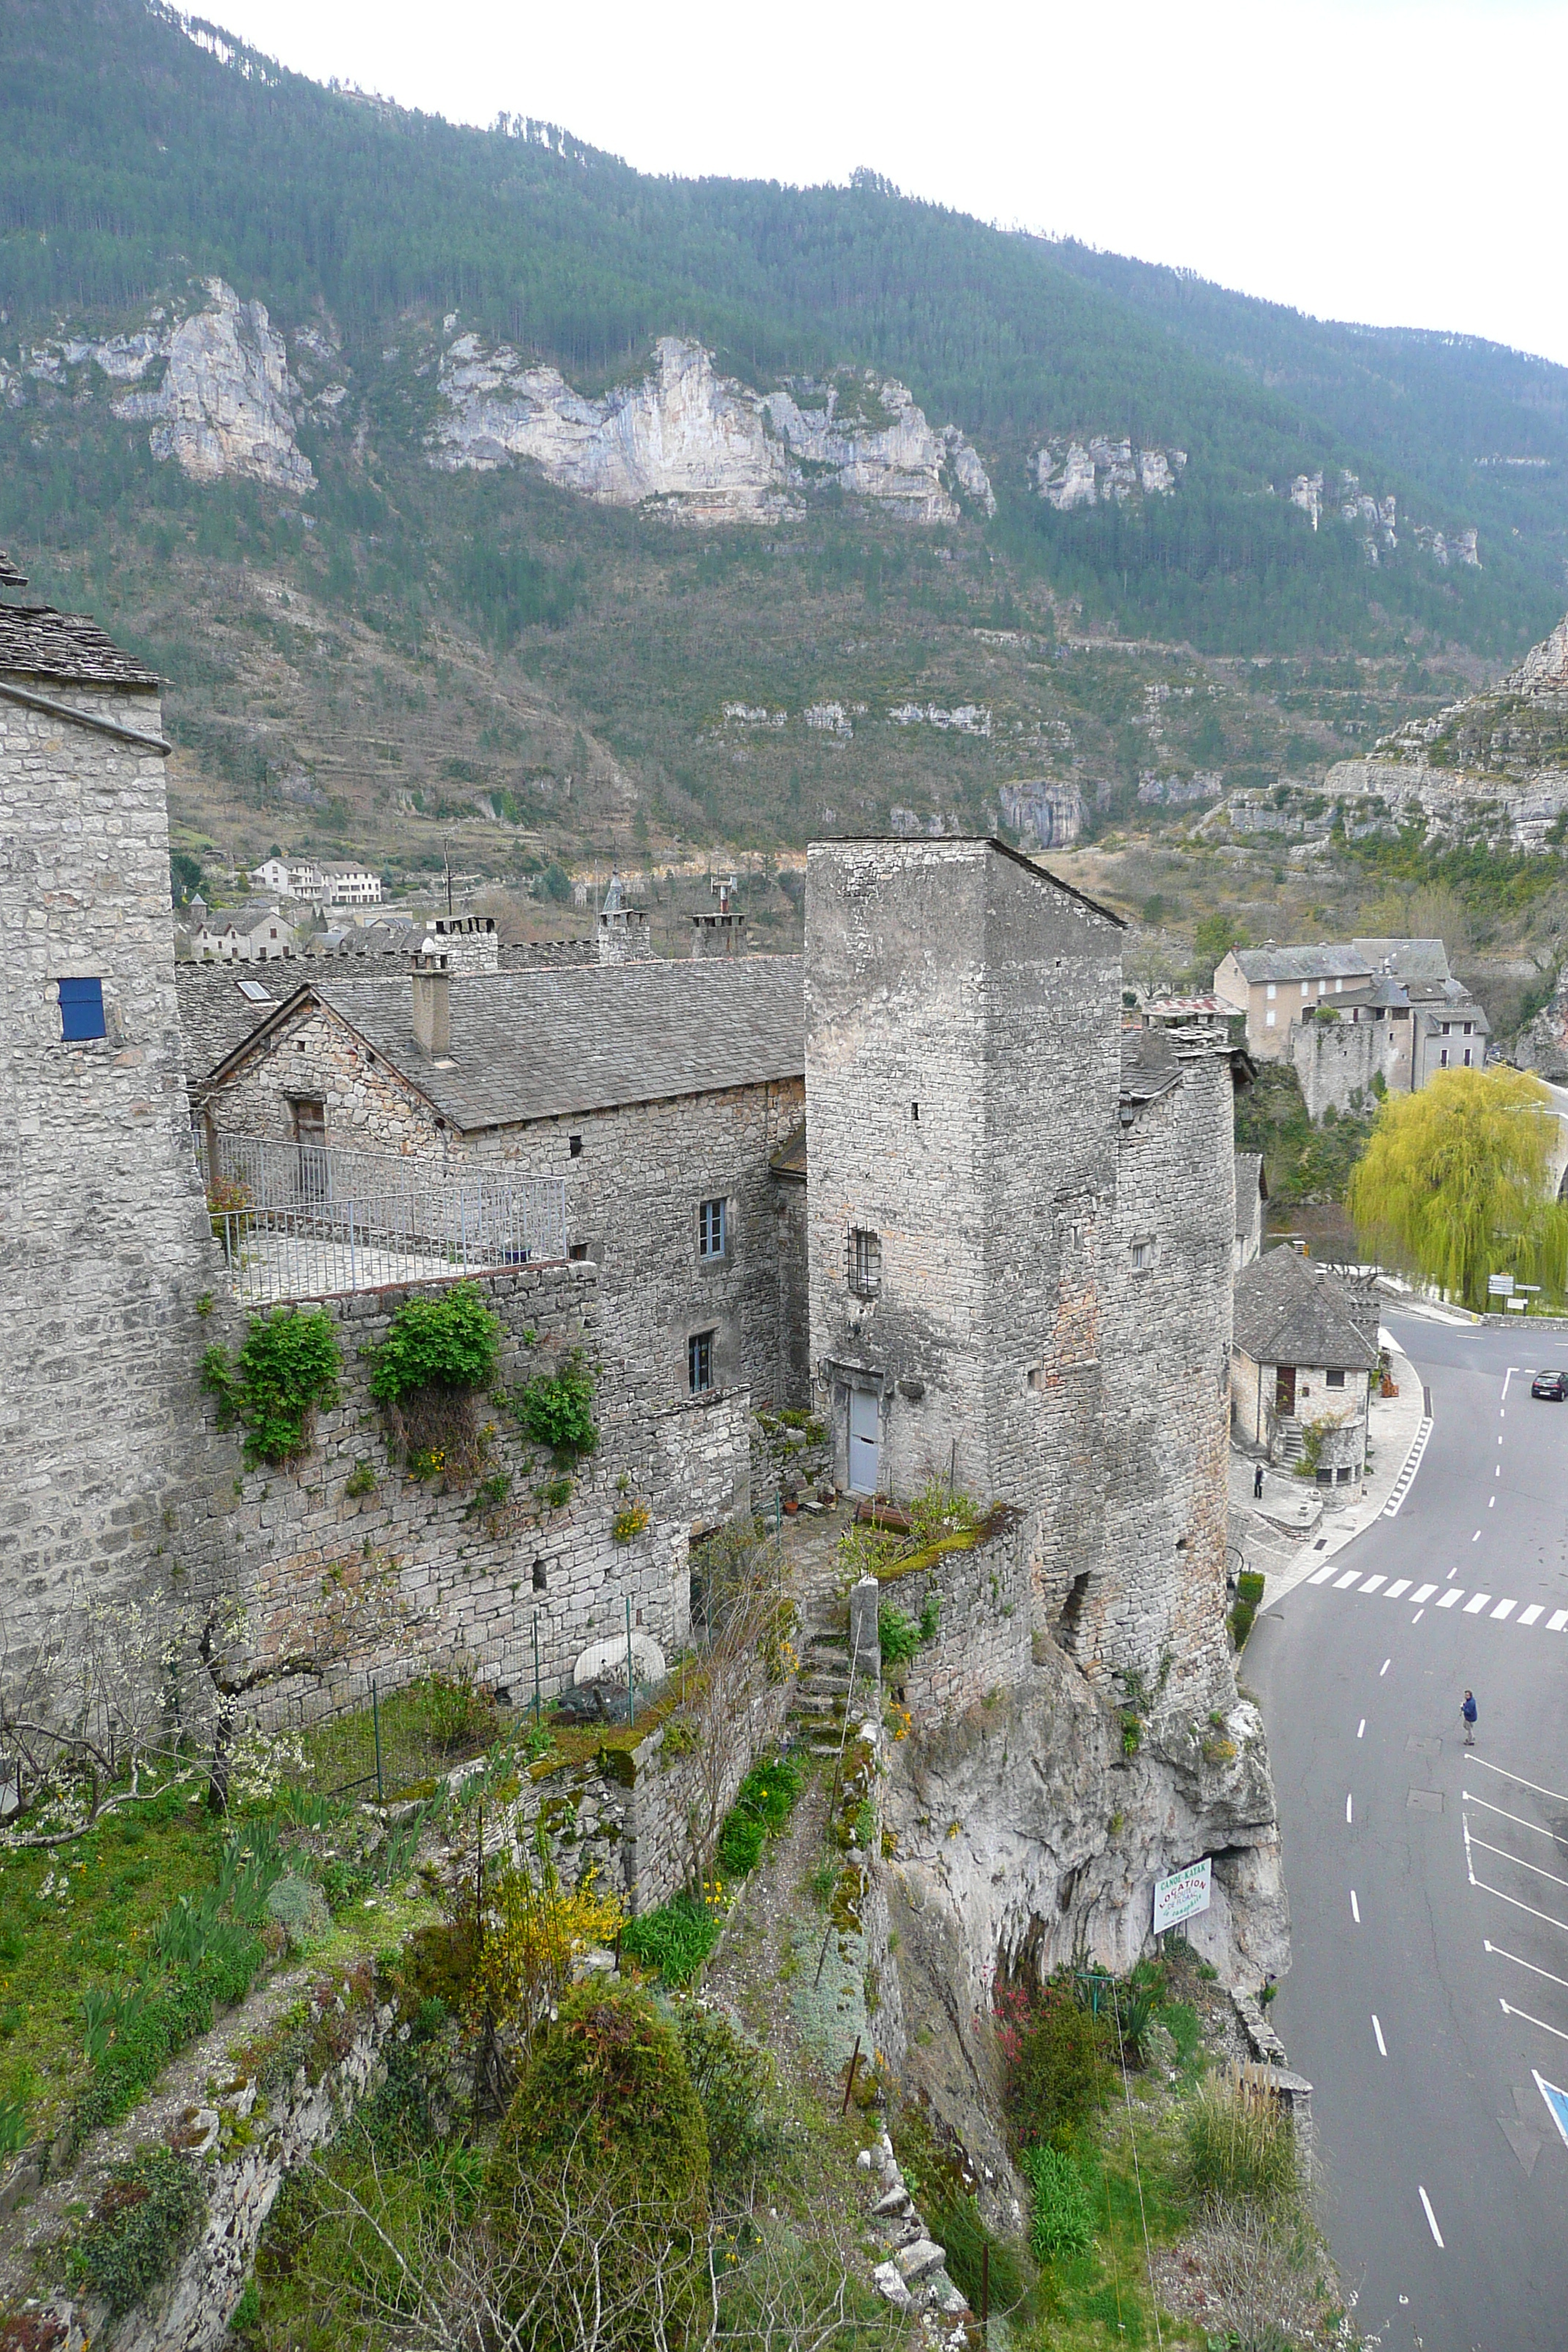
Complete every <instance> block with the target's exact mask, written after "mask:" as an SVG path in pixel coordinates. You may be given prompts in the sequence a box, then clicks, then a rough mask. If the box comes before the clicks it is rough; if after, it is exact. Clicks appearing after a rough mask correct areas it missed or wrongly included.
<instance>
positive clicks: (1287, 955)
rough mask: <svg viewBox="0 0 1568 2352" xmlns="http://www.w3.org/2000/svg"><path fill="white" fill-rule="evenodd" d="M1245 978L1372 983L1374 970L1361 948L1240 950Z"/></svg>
mask: <svg viewBox="0 0 1568 2352" xmlns="http://www.w3.org/2000/svg"><path fill="white" fill-rule="evenodd" d="M1236 961H1237V965H1238V967H1239V968H1240V970H1241V971H1242V972H1243V974H1244V975H1245V977H1246V978H1247V980H1248V981H1249V982H1254V983H1256V982H1258V981H1260V980H1352V979H1353V980H1370V979H1371V977H1372V967H1371V964H1370V962H1369V961H1368V959H1367V958H1366V957H1365V956H1364V955H1363V953H1362V951H1361V948H1360V946H1359V945H1358V946H1355V947H1348V948H1337V947H1316V948H1237V950H1236Z"/></svg>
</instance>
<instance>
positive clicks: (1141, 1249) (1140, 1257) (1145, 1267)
mask: <svg viewBox="0 0 1568 2352" xmlns="http://www.w3.org/2000/svg"><path fill="white" fill-rule="evenodd" d="M1153 1263H1154V1244H1153V1243H1152V1242H1149V1241H1142V1242H1134V1243H1133V1244H1132V1271H1133V1273H1134V1274H1147V1272H1148V1271H1149V1268H1150V1267H1151V1266H1152V1265H1153Z"/></svg>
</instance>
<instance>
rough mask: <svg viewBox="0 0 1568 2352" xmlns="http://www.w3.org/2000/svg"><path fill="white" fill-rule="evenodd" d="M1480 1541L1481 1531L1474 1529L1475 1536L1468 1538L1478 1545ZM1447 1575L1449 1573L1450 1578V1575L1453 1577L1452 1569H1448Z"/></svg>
mask: <svg viewBox="0 0 1568 2352" xmlns="http://www.w3.org/2000/svg"><path fill="white" fill-rule="evenodd" d="M1480 1539H1481V1531H1480V1529H1479V1528H1477V1529H1476V1532H1475V1534H1474V1535H1473V1536H1472V1537H1471V1538H1470V1541H1471V1542H1472V1543H1479V1541H1480ZM1448 1573H1449V1575H1450V1576H1452V1575H1453V1573H1454V1571H1453V1570H1452V1569H1450V1570H1448Z"/></svg>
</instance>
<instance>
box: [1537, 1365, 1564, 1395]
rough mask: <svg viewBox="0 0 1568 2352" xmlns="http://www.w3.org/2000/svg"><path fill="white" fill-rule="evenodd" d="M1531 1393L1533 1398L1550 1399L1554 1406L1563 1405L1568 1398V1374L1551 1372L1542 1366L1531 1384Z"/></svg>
mask: <svg viewBox="0 0 1568 2352" xmlns="http://www.w3.org/2000/svg"><path fill="white" fill-rule="evenodd" d="M1530 1393H1531V1396H1532V1397H1537V1396H1538V1397H1550V1398H1551V1399H1552V1403H1553V1404H1561V1403H1562V1402H1563V1398H1564V1397H1568V1372H1553V1371H1549V1370H1547V1369H1546V1367H1545V1366H1544V1365H1542V1369H1541V1370H1540V1371H1538V1372H1537V1373H1536V1375H1535V1378H1534V1379H1533V1380H1532V1381H1531V1383H1530Z"/></svg>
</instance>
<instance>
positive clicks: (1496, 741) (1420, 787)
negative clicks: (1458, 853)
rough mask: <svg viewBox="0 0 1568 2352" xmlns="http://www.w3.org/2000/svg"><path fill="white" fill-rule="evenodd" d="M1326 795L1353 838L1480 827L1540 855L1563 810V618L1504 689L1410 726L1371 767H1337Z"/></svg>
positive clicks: (1390, 738)
mask: <svg viewBox="0 0 1568 2352" xmlns="http://www.w3.org/2000/svg"><path fill="white" fill-rule="evenodd" d="M1323 790H1324V792H1325V793H1331V794H1332V795H1333V796H1334V797H1335V798H1337V799H1339V800H1341V801H1342V803H1343V804H1344V820H1345V825H1346V829H1347V831H1349V832H1351V833H1352V834H1353V833H1355V832H1358V831H1359V832H1371V831H1377V830H1380V829H1381V830H1394V829H1395V828H1396V827H1397V826H1399V825H1400V824H1407V823H1409V822H1410V821H1411V819H1412V818H1413V817H1419V818H1420V819H1422V820H1423V821H1424V822H1425V824H1426V831H1427V834H1428V835H1429V836H1433V835H1436V836H1439V837H1441V836H1444V835H1451V834H1453V833H1454V832H1455V831H1457V830H1459V829H1462V828H1465V827H1473V826H1474V825H1476V824H1478V823H1479V824H1483V825H1487V824H1489V825H1490V826H1491V827H1492V828H1494V829H1496V830H1499V831H1501V832H1503V833H1504V834H1506V835H1507V836H1508V837H1509V838H1510V840H1511V841H1512V843H1513V845H1514V846H1515V847H1517V848H1520V849H1539V848H1541V847H1542V845H1543V844H1544V842H1545V840H1546V837H1547V835H1548V833H1549V831H1550V830H1551V828H1552V826H1553V825H1554V824H1555V821H1556V820H1557V818H1558V817H1560V816H1561V815H1562V814H1563V811H1564V810H1565V809H1568V619H1565V620H1563V621H1562V622H1560V623H1559V625H1558V626H1557V627H1556V628H1555V629H1553V631H1552V635H1550V636H1549V637H1547V638H1546V639H1544V641H1543V642H1542V644H1541V645H1538V646H1534V647H1532V648H1531V651H1530V652H1529V653H1528V654H1527V655H1526V656H1525V657H1524V659H1523V661H1522V662H1521V663H1520V665H1519V667H1518V668H1517V669H1513V670H1510V672H1509V674H1508V676H1507V677H1505V678H1504V679H1503V681H1502V683H1501V685H1500V686H1498V687H1495V688H1492V689H1490V691H1489V692H1487V693H1484V694H1472V695H1467V696H1466V697H1465V698H1464V699H1463V700H1462V701H1460V702H1453V703H1450V704H1449V705H1448V706H1447V709H1443V710H1439V711H1438V712H1437V714H1436V717H1435V718H1432V719H1408V720H1406V722H1405V725H1404V726H1403V727H1399V728H1396V729H1395V730H1394V732H1393V733H1392V734H1391V735H1385V736H1384V738H1383V739H1382V740H1381V741H1380V742H1378V743H1377V744H1376V745H1374V747H1373V751H1372V752H1371V754H1370V756H1369V757H1368V758H1366V759H1364V760H1341V761H1338V762H1337V763H1336V765H1335V766H1333V767H1332V768H1331V769H1330V771H1329V772H1328V775H1327V776H1326V777H1325V778H1324V781H1323Z"/></svg>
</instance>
